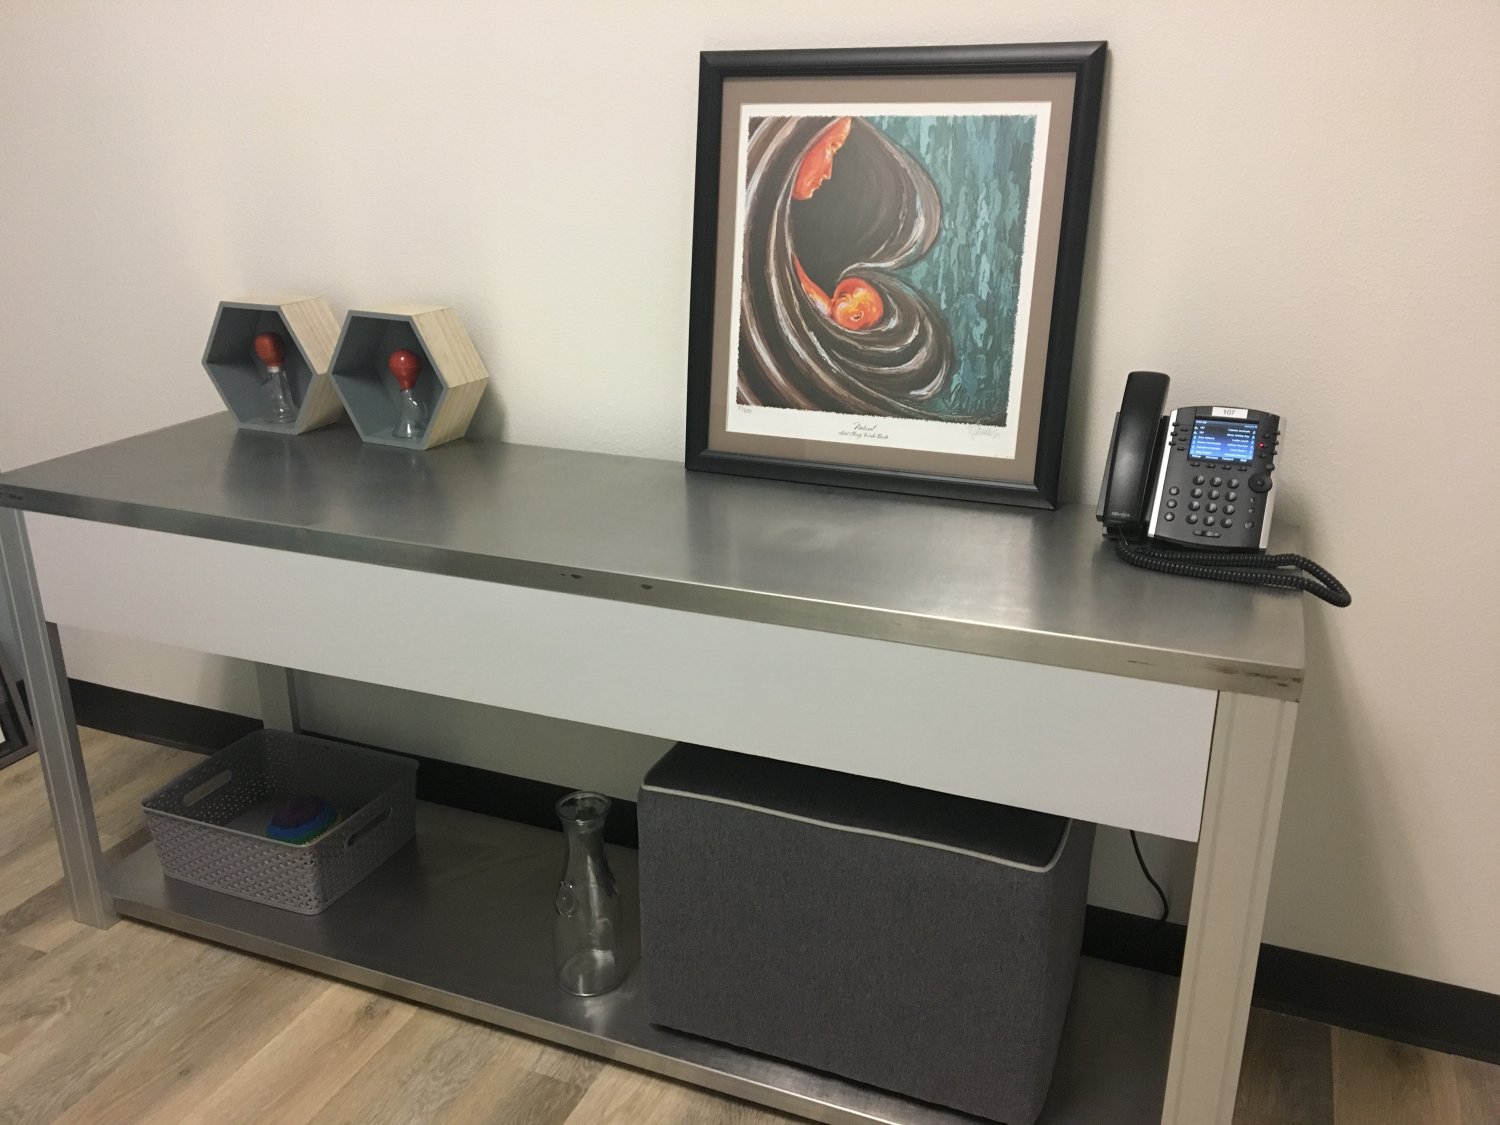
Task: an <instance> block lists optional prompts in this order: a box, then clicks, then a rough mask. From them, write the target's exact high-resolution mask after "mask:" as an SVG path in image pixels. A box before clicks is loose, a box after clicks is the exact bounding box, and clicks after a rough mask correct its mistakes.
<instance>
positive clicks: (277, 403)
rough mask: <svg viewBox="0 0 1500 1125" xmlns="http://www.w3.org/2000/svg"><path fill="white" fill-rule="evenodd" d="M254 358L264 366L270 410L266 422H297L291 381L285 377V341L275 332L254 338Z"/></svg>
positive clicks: (264, 333) (288, 424)
mask: <svg viewBox="0 0 1500 1125" xmlns="http://www.w3.org/2000/svg"><path fill="white" fill-rule="evenodd" d="M255 356H256V358H257V359H259V360H260V361H261V362H262V363H264V364H265V365H266V376H267V382H266V399H267V402H268V405H269V407H270V409H269V410H268V411H267V413H266V421H267V422H274V423H276V424H277V425H279V426H290V425H291V424H292V423H293V422H295V421H296V420H297V404H296V402H295V401H294V400H293V399H292V384H291V380H290V379H288V378H287V375H286V365H285V363H284V362H283V361H284V360H285V358H286V341H285V340H283V339H282V338H281V337H280V336H279V335H278V334H277V333H275V332H262V333H261V334H260V335H259V336H257V337H255Z"/></svg>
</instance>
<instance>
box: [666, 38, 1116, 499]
mask: <svg viewBox="0 0 1500 1125" xmlns="http://www.w3.org/2000/svg"><path fill="white" fill-rule="evenodd" d="M1076 46H1079V47H1080V48H1088V49H1089V50H1088V51H1087V52H1086V51H1084V50H1082V49H1080V50H1079V51H1076V52H1074V54H1075V55H1077V56H1080V57H1083V56H1087V57H1090V58H1093V57H1097V58H1098V59H1099V60H1101V64H1102V46H1100V45H1096V44H1084V45H1076ZM1095 48H1097V51H1095V50H1094V49H1095ZM958 50H962V51H966V52H967V53H968V55H967V57H968V61H969V62H970V64H971V65H972V67H973V68H974V69H973V70H972V72H971V73H968V74H966V75H964V76H962V77H959V78H955V77H954V76H953V75H952V73H951V62H952V60H951V59H944V58H942V57H941V56H942V53H943V52H944V51H945V49H944V48H923V49H920V50H919V51H918V52H917V54H916V57H913V58H910V59H906V60H905V64H906V65H904V66H903V65H893V63H900V62H901V61H902V60H900V59H894V60H893V59H892V58H891V56H892V55H893V54H895V55H900V54H902V52H891V51H885V50H881V51H876V52H866V51H854V52H846V51H840V52H789V53H779V54H778V53H771V54H772V55H773V56H775V57H771V58H768V57H767V53H763V52H751V53H730V54H728V55H724V54H720V55H713V56H705V57H704V82H705V83H706V84H709V85H710V86H711V89H709V90H707V91H706V92H705V93H703V94H701V95H700V114H712V115H713V116H714V117H715V118H716V119H717V120H716V121H714V122H710V124H717V125H718V126H719V128H718V130H717V134H718V135H717V137H716V138H715V139H714V151H713V152H712V153H708V154H705V153H704V152H703V151H702V150H701V146H702V145H703V143H704V140H705V137H706V135H707V134H708V133H711V132H713V131H714V130H712V129H707V130H706V129H705V128H704V125H705V122H704V121H703V120H701V119H700V153H699V208H700V213H699V225H698V237H697V239H696V240H695V269H694V296H695V301H694V318H693V339H692V340H691V341H690V351H691V352H692V353H693V358H692V368H691V369H690V373H689V400H690V402H689V408H690V414H689V427H688V428H689V443H688V465H689V467H690V468H706V469H713V470H717V471H727V472H740V473H749V474H752V475H768V476H787V477H791V478H792V479H804V480H824V481H828V482H829V483H850V484H858V485H862V486H866V487H876V488H884V489H895V490H900V491H921V492H931V493H936V494H944V495H964V496H969V497H972V498H981V499H997V500H1007V501H1013V502H1022V503H1027V502H1034V503H1039V504H1046V505H1050V503H1051V502H1052V500H1053V498H1054V497H1055V489H1053V490H1049V489H1045V488H1039V487H1038V472H1037V466H1038V462H1039V460H1040V461H1045V460H1046V459H1047V457H1050V456H1051V454H1052V453H1053V452H1054V451H1053V450H1052V449H1050V448H1044V447H1046V446H1047V445H1048V443H1047V441H1046V440H1045V439H1046V438H1047V436H1048V435H1046V434H1044V433H1043V425H1042V423H1043V418H1044V415H1046V413H1047V411H1046V410H1045V405H1046V404H1045V401H1044V400H1045V399H1046V398H1047V397H1049V392H1050V397H1052V399H1053V407H1052V414H1053V415H1056V423H1057V424H1056V426H1055V429H1056V430H1057V434H1056V436H1057V438H1058V439H1059V440H1058V442H1057V443H1056V444H1057V446H1058V448H1059V449H1060V437H1061V424H1060V423H1061V415H1060V414H1059V413H1058V408H1057V405H1056V404H1057V402H1058V401H1059V395H1060V401H1061V403H1062V405H1063V406H1064V407H1065V406H1066V367H1065V366H1063V365H1062V364H1061V361H1062V360H1068V361H1070V358H1071V357H1070V356H1065V355H1063V354H1061V353H1062V352H1063V351H1068V352H1070V351H1071V339H1069V340H1068V341H1067V346H1066V348H1063V349H1059V348H1057V347H1052V348H1051V349H1050V350H1051V351H1052V353H1053V354H1052V355H1051V356H1050V357H1049V356H1048V354H1047V353H1048V351H1049V343H1051V341H1050V340H1049V336H1050V335H1051V329H1052V327H1053V321H1055V320H1056V319H1057V317H1056V313H1057V311H1058V310H1057V309H1056V308H1055V307H1054V306H1055V303H1056V302H1057V300H1058V299H1059V297H1060V296H1061V297H1062V298H1063V299H1064V304H1065V305H1066V304H1071V306H1072V307H1071V310H1069V309H1064V310H1063V311H1064V313H1065V318H1066V319H1067V320H1068V321H1069V322H1071V319H1072V317H1073V316H1074V315H1076V303H1077V277H1076V273H1077V272H1078V271H1077V269H1076V268H1073V263H1074V262H1075V261H1076V260H1077V259H1079V257H1080V256H1081V250H1082V247H1081V245H1078V246H1076V247H1075V246H1069V247H1067V248H1066V249H1067V251H1068V253H1067V254H1065V253H1064V252H1063V251H1064V249H1065V248H1064V247H1063V246H1062V245H1061V244H1062V241H1063V240H1062V237H1061V236H1062V229H1063V226H1064V225H1065V223H1064V220H1065V218H1066V215H1065V212H1066V211H1067V207H1068V204H1069V203H1071V205H1072V207H1073V210H1074V215H1075V217H1076V213H1077V211H1078V209H1079V208H1080V207H1083V208H1085V209H1086V205H1087V190H1086V189H1087V181H1086V180H1085V181H1084V186H1083V188H1082V189H1079V188H1078V187H1077V184H1076V182H1073V181H1076V180H1077V179H1078V176H1077V174H1076V169H1075V167H1074V166H1073V162H1074V161H1076V162H1078V164H1081V165H1087V164H1091V156H1092V135H1090V136H1089V137H1088V138H1087V140H1088V143H1087V144H1084V143H1083V142H1082V141H1081V140H1080V138H1079V136H1078V135H1077V134H1078V127H1077V123H1076V118H1077V116H1078V114H1077V112H1076V111H1077V110H1079V109H1080V108H1085V109H1086V108H1087V106H1088V104H1090V103H1089V102H1088V100H1087V99H1080V98H1079V97H1078V96H1077V90H1076V86H1077V82H1078V81H1080V79H1079V77H1078V76H1077V75H1075V74H1073V73H1071V72H1069V71H1068V70H1067V68H1066V67H1063V68H1062V69H1061V71H1060V72H1059V74H1057V75H1051V76H1050V81H1049V75H1046V74H1040V75H1038V74H1036V73H1034V72H1022V73H1019V74H1015V75H1014V76H1013V75H1012V74H1011V73H1010V71H1008V70H1007V69H1005V64H1006V63H1008V62H1009V63H1016V61H1017V59H1018V58H1019V56H1017V55H1016V54H1015V52H1016V51H1017V50H1018V49H1017V48H986V49H982V50H981V49H975V48H966V49H958ZM976 52H977V53H976ZM985 52H988V54H987V55H985ZM830 55H834V56H843V58H842V59H839V60H837V61H838V62H840V63H841V64H842V65H841V67H840V68H839V69H840V72H841V74H843V75H848V74H849V73H850V71H851V69H852V68H853V67H854V66H855V64H857V63H858V62H860V61H861V60H859V59H851V58H849V57H848V56H851V55H857V56H871V55H878V56H881V58H879V59H876V58H873V57H871V58H869V59H868V62H869V64H870V67H871V69H870V70H869V77H866V78H864V79H863V80H856V79H854V78H850V77H840V78H824V79H820V80H812V79H806V78H803V77H802V74H803V73H805V72H808V71H817V70H820V69H821V70H824V71H826V70H828V69H830V68H829V67H828V66H827V65H826V64H827V62H828V59H827V56H830ZM980 55H985V57H984V58H981V57H979V56H980ZM807 56H820V57H821V60H822V62H823V64H824V65H823V66H821V67H820V66H818V65H817V63H818V60H815V59H811V58H808V57H807ZM986 60H987V61H986ZM1079 65H1080V67H1081V66H1082V62H1080V63H1079ZM924 66H925V68H926V69H927V70H928V71H931V72H932V77H931V79H929V80H927V81H922V76H923V73H924V69H923V68H924ZM986 66H987V67H988V69H986ZM945 67H946V68H947V69H945ZM996 68H999V69H996ZM741 74H754V75H755V77H756V78H757V79H758V80H757V81H754V82H737V81H735V79H736V78H738V77H739V76H740V75H741ZM882 74H889V75H890V77H889V80H887V81H881V80H880V76H881V75H882ZM768 77H780V78H783V79H785V82H784V83H782V84H780V85H778V84H776V83H767V82H766V81H765V79H766V78H768ZM914 80H915V81H914ZM783 92H784V94H785V96H784V97H777V96H771V97H768V96H767V95H768V94H771V95H777V94H781V93H783ZM825 92H826V94H827V96H826V97H816V98H810V97H807V96H806V95H807V94H809V93H816V94H823V93H825ZM960 94H966V95H967V96H963V97H956V96H955V95H960ZM1093 104H1094V109H1095V111H1097V104H1096V99H1095V102H1094V103H1093ZM1085 117H1086V115H1085ZM1086 157H1087V158H1089V159H1085V158H1086ZM726 173H728V174H727V175H726ZM706 178H707V179H708V180H710V181H711V183H709V184H707V185H706V184H705V179H706ZM1070 188H1071V189H1072V198H1071V200H1070V199H1068V194H1069V190H1070ZM1080 191H1081V194H1082V201H1081V202H1080ZM705 209H708V210H709V212H710V215H711V217H712V219H713V222H712V225H711V226H710V225H709V224H708V222H707V221H706V216H705V214H704V210H705ZM726 232H727V233H728V238H727V239H726V238H725V237H724V236H725V233H726ZM726 242H727V244H728V245H727V246H726V245H725V243H726ZM726 251H727V252H726ZM1065 265H1067V266H1069V268H1073V274H1074V276H1072V277H1068V276H1063V275H1062V269H1063V267H1064V266H1065ZM710 289H711V290H712V291H713V295H714V301H713V305H712V306H711V315H710V313H709V309H710V306H708V305H707V303H706V302H705V301H703V300H701V298H702V297H703V296H704V293H705V291H706V290H710ZM724 290H728V292H727V293H726V292H724ZM1039 302H1044V303H1045V304H1044V306H1043V305H1042V304H1039ZM726 313H727V314H728V315H727V316H726V315H725V314H726ZM1038 329H1040V330H1041V331H1042V336H1041V339H1040V340H1038V339H1037V338H1036V333H1037V330H1038ZM1049 358H1050V359H1051V360H1052V361H1053V362H1048V360H1049ZM1059 388H1060V390H1059ZM699 439H701V444H700V442H699ZM1053 475H1054V476H1055V467H1054V468H1053ZM1040 476H1041V478H1042V484H1043V485H1046V484H1048V483H1052V484H1053V485H1055V481H1052V482H1049V481H1048V480H1047V476H1048V474H1047V472H1046V470H1045V468H1044V471H1043V472H1042V473H1041V474H1040ZM1049 491H1052V492H1053V493H1054V497H1049V496H1048V495H1047V492H1049ZM1033 496H1034V499H1033V498H1032V497H1033Z"/></svg>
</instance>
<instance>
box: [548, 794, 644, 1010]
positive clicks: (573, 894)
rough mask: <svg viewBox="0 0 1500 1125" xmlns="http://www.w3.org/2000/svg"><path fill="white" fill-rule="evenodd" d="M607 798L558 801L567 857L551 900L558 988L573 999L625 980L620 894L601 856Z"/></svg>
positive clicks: (576, 797) (582, 796)
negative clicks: (555, 893) (569, 993)
mask: <svg viewBox="0 0 1500 1125" xmlns="http://www.w3.org/2000/svg"><path fill="white" fill-rule="evenodd" d="M609 803H610V802H609V798H608V797H605V796H602V795H601V794H599V793H569V794H568V795H567V796H566V797H564V798H563V799H562V800H560V801H558V802H557V816H558V819H559V820H561V821H562V827H563V837H564V842H565V845H566V849H567V850H566V856H565V858H564V860H563V874H562V881H561V882H560V883H559V884H558V887H557V897H556V899H555V900H554V902H553V907H554V912H555V915H556V917H555V919H554V926H555V928H554V934H553V937H554V943H555V944H554V954H555V956H556V965H557V986H558V987H559V988H561V989H562V990H563V991H564V992H571V993H572V994H573V995H574V996H598V995H599V994H600V993H603V992H608V991H609V990H610V989H612V988H615V987H617V986H618V985H619V984H620V982H621V981H623V980H624V979H625V973H626V968H627V966H626V964H625V957H624V950H623V949H622V948H621V945H620V942H621V938H622V936H623V927H622V926H621V924H620V892H619V891H618V890H617V889H616V888H615V877H614V875H613V874H611V872H610V870H609V861H608V860H607V859H605V856H604V818H605V816H606V815H607V814H608V813H609Z"/></svg>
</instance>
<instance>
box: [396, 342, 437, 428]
mask: <svg viewBox="0 0 1500 1125" xmlns="http://www.w3.org/2000/svg"><path fill="white" fill-rule="evenodd" d="M386 366H387V367H388V368H389V369H390V372H391V377H392V378H393V379H395V380H396V386H397V387H398V388H399V390H398V391H397V394H396V425H395V426H394V427H392V429H391V436H392V437H397V438H402V439H403V440H406V441H415V440H416V439H417V438H419V437H421V436H422V431H423V430H425V429H426V428H427V408H426V407H425V406H423V405H422V403H421V402H420V401H418V399H417V394H416V391H417V377H418V376H419V375H421V373H422V357H421V356H419V355H418V354H417V353H416V352H414V351H412V350H411V349H410V348H397V349H396V350H395V351H393V352H392V353H391V355H390V359H389V360H387V361H386Z"/></svg>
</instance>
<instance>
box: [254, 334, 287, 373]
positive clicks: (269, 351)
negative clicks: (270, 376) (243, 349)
mask: <svg viewBox="0 0 1500 1125" xmlns="http://www.w3.org/2000/svg"><path fill="white" fill-rule="evenodd" d="M255 354H256V356H258V357H259V359H260V361H261V362H262V363H264V364H265V365H266V366H267V367H280V366H281V359H282V357H283V356H284V355H286V341H285V340H283V339H282V338H281V337H280V336H278V335H277V334H276V333H275V332H262V333H261V334H260V335H259V336H257V337H255Z"/></svg>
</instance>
